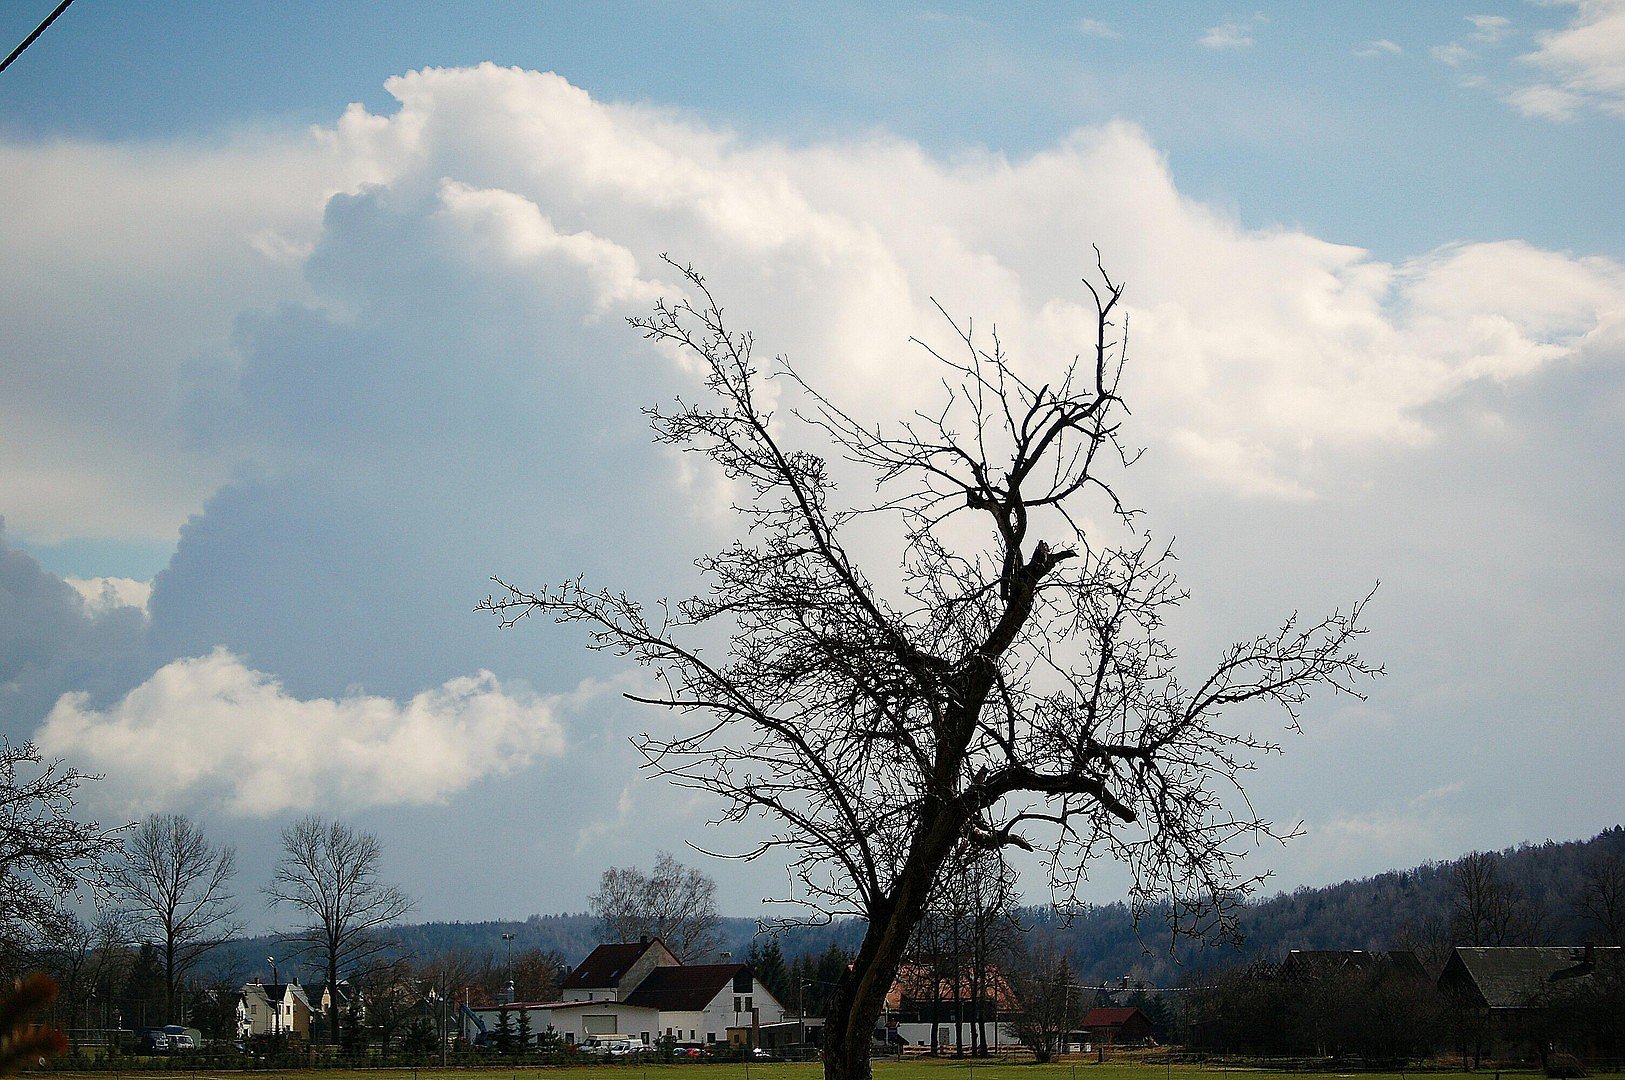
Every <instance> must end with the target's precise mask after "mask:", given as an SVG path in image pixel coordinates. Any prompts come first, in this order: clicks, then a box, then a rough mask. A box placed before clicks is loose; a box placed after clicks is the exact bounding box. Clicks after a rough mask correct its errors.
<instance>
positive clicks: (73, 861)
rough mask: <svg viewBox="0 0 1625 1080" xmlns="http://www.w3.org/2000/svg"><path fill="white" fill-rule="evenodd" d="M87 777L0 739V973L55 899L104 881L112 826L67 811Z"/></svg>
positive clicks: (49, 917) (10, 967) (53, 908)
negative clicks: (84, 818) (83, 818)
mask: <svg viewBox="0 0 1625 1080" xmlns="http://www.w3.org/2000/svg"><path fill="white" fill-rule="evenodd" d="M91 779H95V778H94V777H89V776H86V775H85V774H83V773H81V772H79V771H78V770H77V769H74V768H71V767H70V766H68V765H66V764H65V763H64V762H63V761H62V760H61V759H60V758H57V759H53V760H49V761H47V760H46V759H44V758H43V757H42V756H41V755H40V752H39V750H38V749H37V748H35V746H34V744H33V743H28V742H25V743H23V744H21V745H20V746H13V745H12V744H11V743H10V742H9V741H7V740H5V739H3V738H0V975H4V974H6V973H9V972H12V971H14V970H15V968H16V966H17V962H18V958H19V957H20V956H21V955H22V953H23V952H24V951H25V950H26V948H27V947H28V946H29V944H30V943H32V942H33V941H34V940H35V938H36V937H38V935H39V933H40V931H41V930H42V929H43V928H45V927H46V926H47V925H48V924H50V923H51V922H52V921H53V920H55V919H57V918H58V917H59V915H60V913H61V907H60V904H61V903H62V902H63V901H66V900H68V899H70V898H71V897H74V896H76V895H80V894H81V891H82V890H84V889H86V888H89V889H91V890H92V891H95V890H97V889H98V888H99V887H100V886H101V885H102V884H103V883H104V882H105V873H106V869H107V859H108V858H109V857H110V856H111V855H112V854H113V853H114V852H115V851H117V850H118V846H119V838H118V833H119V831H120V830H118V829H103V828H101V827H100V826H99V825H97V824H96V823H95V822H93V821H80V820H79V819H78V818H77V817H75V816H74V801H75V799H76V798H77V797H78V791H79V785H80V784H81V783H83V782H84V781H85V780H91Z"/></svg>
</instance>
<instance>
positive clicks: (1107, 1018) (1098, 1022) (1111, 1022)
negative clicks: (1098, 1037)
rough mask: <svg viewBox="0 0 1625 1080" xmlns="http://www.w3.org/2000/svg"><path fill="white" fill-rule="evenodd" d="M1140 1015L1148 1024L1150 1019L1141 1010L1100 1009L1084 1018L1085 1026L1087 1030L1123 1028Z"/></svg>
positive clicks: (1089, 1012)
mask: <svg viewBox="0 0 1625 1080" xmlns="http://www.w3.org/2000/svg"><path fill="white" fill-rule="evenodd" d="M1136 1015H1138V1016H1139V1017H1140V1019H1141V1020H1144V1021H1145V1022H1146V1023H1147V1024H1149V1023H1150V1022H1151V1020H1150V1018H1149V1017H1148V1016H1146V1015H1145V1013H1143V1012H1140V1010H1139V1009H1136V1008H1133V1007H1128V1008H1098V1009H1090V1010H1089V1011H1088V1012H1087V1013H1085V1014H1084V1017H1083V1026H1084V1027H1086V1028H1103V1027H1122V1026H1123V1025H1124V1024H1126V1023H1128V1022H1129V1021H1130V1020H1132V1019H1134V1017H1135V1016H1136Z"/></svg>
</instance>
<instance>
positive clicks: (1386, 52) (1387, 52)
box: [1354, 38, 1405, 56]
mask: <svg viewBox="0 0 1625 1080" xmlns="http://www.w3.org/2000/svg"><path fill="white" fill-rule="evenodd" d="M1404 51H1405V50H1404V48H1403V47H1402V46H1400V45H1399V44H1397V43H1395V42H1392V41H1389V40H1388V39H1387V38H1379V39H1378V40H1376V41H1368V42H1366V43H1365V44H1364V45H1362V46H1360V47H1359V48H1358V49H1355V50H1354V55H1355V56H1398V55H1399V54H1400V53H1403V52H1404Z"/></svg>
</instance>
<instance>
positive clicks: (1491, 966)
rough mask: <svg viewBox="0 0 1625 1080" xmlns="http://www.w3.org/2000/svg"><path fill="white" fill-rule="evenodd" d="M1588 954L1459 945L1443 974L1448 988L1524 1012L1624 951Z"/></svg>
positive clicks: (1575, 950) (1612, 962) (1542, 948)
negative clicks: (1537, 999)
mask: <svg viewBox="0 0 1625 1080" xmlns="http://www.w3.org/2000/svg"><path fill="white" fill-rule="evenodd" d="M1589 953H1590V960H1589V961H1588V960H1587V954H1588V950H1587V949H1584V948H1574V947H1572V946H1567V945H1561V946H1540V945H1530V946H1483V947H1477V946H1465V945H1458V946H1457V947H1456V948H1455V950H1454V951H1453V952H1452V953H1451V955H1450V961H1449V962H1448V963H1447V964H1445V967H1444V973H1443V974H1442V975H1440V976H1439V987H1440V988H1441V989H1444V990H1450V989H1456V988H1461V989H1471V990H1472V991H1474V992H1475V993H1476V994H1477V996H1478V997H1479V999H1480V1000H1481V1002H1482V1003H1483V1004H1484V1005H1487V1006H1489V1007H1490V1008H1492V1009H1522V1008H1528V1007H1529V1006H1531V1005H1533V1004H1536V1001H1535V999H1536V998H1537V997H1538V996H1539V995H1541V994H1542V993H1543V992H1545V991H1547V990H1551V989H1555V988H1557V987H1558V986H1560V985H1561V984H1562V983H1565V982H1568V981H1569V980H1571V979H1577V978H1584V977H1586V976H1588V975H1590V974H1591V973H1592V971H1593V970H1595V966H1596V965H1597V964H1599V963H1602V964H1608V965H1618V964H1619V963H1620V962H1621V957H1622V955H1625V949H1621V948H1619V947H1617V946H1616V947H1609V948H1597V949H1594V950H1589Z"/></svg>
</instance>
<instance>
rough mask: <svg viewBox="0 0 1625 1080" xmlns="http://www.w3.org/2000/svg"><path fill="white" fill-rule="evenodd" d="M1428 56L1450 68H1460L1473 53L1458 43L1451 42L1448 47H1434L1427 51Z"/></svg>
mask: <svg viewBox="0 0 1625 1080" xmlns="http://www.w3.org/2000/svg"><path fill="white" fill-rule="evenodd" d="M1428 54H1429V55H1430V56H1432V57H1433V59H1435V60H1437V61H1439V62H1440V63H1441V64H1449V65H1450V66H1451V67H1460V66H1461V65H1462V63H1463V62H1464V61H1466V60H1470V59H1472V57H1473V51H1472V50H1471V49H1469V48H1468V47H1467V46H1465V45H1463V44H1462V43H1461V42H1459V41H1452V42H1450V43H1449V44H1448V45H1435V46H1433V48H1431V49H1429V50H1428Z"/></svg>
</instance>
